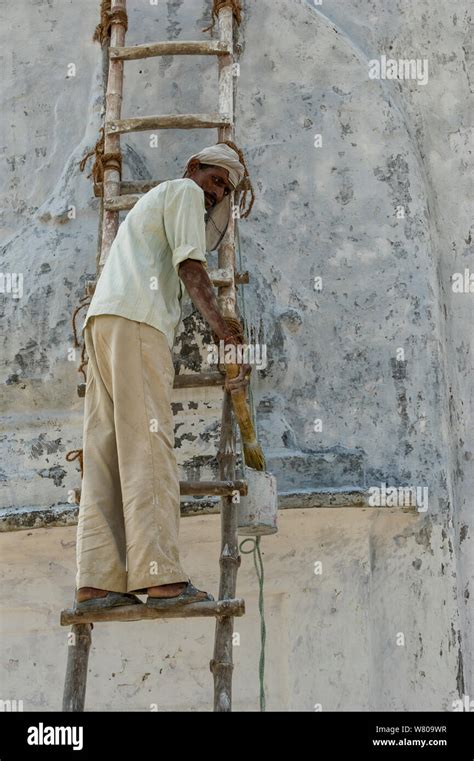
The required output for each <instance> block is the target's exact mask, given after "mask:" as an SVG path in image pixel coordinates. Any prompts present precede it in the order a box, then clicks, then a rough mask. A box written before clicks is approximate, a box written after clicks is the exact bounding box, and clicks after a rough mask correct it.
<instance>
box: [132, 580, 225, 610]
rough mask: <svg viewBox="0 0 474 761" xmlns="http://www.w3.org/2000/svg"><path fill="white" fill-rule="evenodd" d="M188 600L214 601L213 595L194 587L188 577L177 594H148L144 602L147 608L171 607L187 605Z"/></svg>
mask: <svg viewBox="0 0 474 761" xmlns="http://www.w3.org/2000/svg"><path fill="white" fill-rule="evenodd" d="M190 602H215V600H214V598H213V596H212V595H211V594H209V593H208V592H204V591H203V590H202V589H196V587H195V586H194V584H192V582H191V579H188V581H187V583H186V586H185V587H184V589H183V591H182V592H181V593H180V594H179V595H175V596H174V597H150V595H148V597H147V601H146V604H147V605H148V607H149V608H160V609H161V608H173V607H174V606H175V605H187V604H188V603H190Z"/></svg>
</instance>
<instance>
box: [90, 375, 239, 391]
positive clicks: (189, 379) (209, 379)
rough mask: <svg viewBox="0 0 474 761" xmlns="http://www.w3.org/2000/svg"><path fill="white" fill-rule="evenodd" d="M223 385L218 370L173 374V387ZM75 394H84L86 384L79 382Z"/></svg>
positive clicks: (222, 377)
mask: <svg viewBox="0 0 474 761" xmlns="http://www.w3.org/2000/svg"><path fill="white" fill-rule="evenodd" d="M223 385H224V375H223V374H222V373H219V372H213V371H209V372H204V373H183V374H182V375H175V377H174V383H173V388H212V387H214V386H223ZM77 395H78V396H80V397H81V398H83V397H85V395H86V384H85V383H79V384H78V386H77Z"/></svg>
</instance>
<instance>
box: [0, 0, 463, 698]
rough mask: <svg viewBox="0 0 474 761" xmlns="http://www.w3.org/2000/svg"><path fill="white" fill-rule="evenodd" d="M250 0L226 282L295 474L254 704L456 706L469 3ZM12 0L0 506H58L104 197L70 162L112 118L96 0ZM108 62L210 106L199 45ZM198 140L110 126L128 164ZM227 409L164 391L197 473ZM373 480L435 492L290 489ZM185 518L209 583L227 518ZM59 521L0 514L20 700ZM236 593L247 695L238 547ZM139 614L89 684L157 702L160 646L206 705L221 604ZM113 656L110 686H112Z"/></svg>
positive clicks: (131, 171) (142, 101)
mask: <svg viewBox="0 0 474 761" xmlns="http://www.w3.org/2000/svg"><path fill="white" fill-rule="evenodd" d="M210 8H211V2H210V0H173V2H166V3H165V2H161V0H160V2H158V4H157V5H152V4H150V3H149V2H144V1H143V2H141V1H140V0H130V2H129V3H128V13H129V31H128V33H127V43H128V44H139V43H141V42H153V41H157V40H164V39H169V40H179V39H183V40H186V39H188V40H189V39H208V37H209V35H208V33H204V32H202V29H203V28H204V27H205V26H207V25H208V24H209V21H210ZM244 10H245V13H244V19H243V23H242V25H241V28H240V32H239V41H240V44H241V53H240V58H239V63H240V76H239V77H238V79H237V101H236V140H237V142H238V143H239V145H240V146H241V147H242V149H243V150H244V153H245V155H246V158H247V163H248V166H249V170H250V173H251V177H252V181H253V184H254V188H255V194H256V201H255V205H254V208H253V211H252V214H251V216H250V217H249V218H248V219H247V220H244V221H242V222H241V223H240V225H239V231H240V256H241V264H242V269H243V270H245V269H247V270H249V272H250V284H249V285H247V286H245V288H244V289H241V291H243V290H244V291H245V302H244V306H245V313H246V316H247V319H248V322H249V324H250V325H251V326H253V328H254V329H255V331H256V334H257V335H258V337H259V339H260V340H261V341H262V342H264V343H265V344H266V346H267V356H268V365H267V367H266V368H265V369H264V370H261V371H255V372H254V373H253V376H254V380H253V397H254V401H255V408H256V414H257V422H258V431H259V437H260V440H261V442H262V444H263V446H264V449H265V452H266V455H267V459H268V462H269V467H271V469H272V470H273V471H274V472H275V473H276V475H277V478H278V483H279V491H280V493H281V494H282V495H284V494H285V493H287V492H289V491H291V492H295V491H296V492H298V491H299V492H301V495H302V503H301V505H300V506H299V508H297V509H289V510H282V511H281V512H280V531H279V534H278V535H276V536H274V537H267V538H265V539H264V540H263V546H264V549H265V561H266V563H267V567H266V579H267V584H268V589H267V600H268V602H267V616H268V618H269V621H268V622H267V625H268V648H269V651H270V655H269V661H268V662H269V664H270V665H269V668H268V677H267V679H268V689H269V693H270V698H269V707H270V709H272V708H273V709H274V710H276V709H283V710H314V705H315V704H321V705H322V706H323V710H357V709H362V710H392V709H394V710H452V703H453V700H455V699H456V698H458V697H462V696H464V695H471V696H473V695H474V685H473V674H472V606H470V594H471V591H472V580H473V574H474V569H473V564H474V561H473V553H472V543H471V537H472V521H473V519H472V512H473V511H472V493H473V485H474V484H473V481H474V479H473V466H472V452H473V440H472V419H471V417H470V409H471V407H470V403H471V398H472V390H471V389H472V385H471V371H472V350H471V347H472V337H471V336H472V300H473V297H474V296H473V293H470V291H469V285H468V286H467V287H466V286H465V285H464V286H463V288H462V289H461V290H458V291H456V290H453V275H454V276H456V273H459V274H461V275H462V276H463V278H462V280H463V283H465V281H466V277H465V276H464V273H465V270H466V269H469V267H471V269H472V268H473V265H472V238H471V232H470V230H469V224H470V219H471V215H470V214H469V209H470V203H471V202H472V161H471V155H472V154H471V151H472V69H471V68H470V66H472V27H470V25H469V24H470V21H469V6H468V3H467V2H463V0H460V1H459V2H455V3H453V2H451V1H450V0H440V2H437V3H432V2H429V0H416V2H413V1H411V0H398V2H394V3H388V2H386V0H385V1H384V0H373V2H371V3H370V4H368V3H366V2H362V0H345V2H343V3H341V2H335V1H332V0H323V2H322V3H321V4H318V3H315V2H313V1H312V0H307V1H306V2H304V1H303V0H272V2H270V0H258V2H257V1H256V0H246V2H245V3H244ZM2 12H3V15H6V17H7V20H6V23H5V24H4V25H3V30H2V34H3V35H4V37H5V39H4V41H3V45H2V49H3V51H4V71H5V75H4V83H3V94H2V98H3V103H2V113H3V114H4V117H3V119H2V135H1V148H2V150H1V157H0V160H1V162H2V187H1V191H0V197H1V201H0V203H1V210H2V211H1V213H2V229H3V233H2V263H1V272H2V274H3V279H2V288H3V291H7V292H4V293H2V294H0V295H1V297H2V311H3V315H2V316H3V325H4V328H5V329H4V331H3V338H2V342H3V346H2V349H3V350H2V368H1V370H2V372H1V382H2V390H3V394H2V407H3V418H4V430H3V434H2V446H3V451H2V465H1V468H2V470H1V479H2V480H1V484H2V495H3V496H2V498H1V499H2V502H1V506H2V508H4V509H5V510H6V511H8V510H11V509H12V508H14V509H17V510H20V511H23V513H24V514H25V515H28V514H29V513H30V512H31V510H35V509H39V508H41V509H43V510H49V509H52V508H54V507H58V506H64V505H67V504H68V495H70V493H71V490H72V489H74V488H75V487H77V486H78V485H79V482H80V476H79V472H78V468H77V466H76V463H69V462H66V460H65V454H66V452H67V451H68V450H70V449H75V448H77V447H79V446H80V445H81V426H82V406H83V401H82V400H81V399H79V398H78V396H77V393H76V385H77V383H78V382H79V381H80V380H81V377H80V376H79V375H78V373H77V366H78V360H77V356H76V361H69V359H68V356H70V350H71V347H73V333H72V327H71V314H72V311H73V310H74V308H75V307H76V306H77V305H78V303H79V299H80V298H81V297H82V296H83V290H84V285H85V282H86V281H87V280H88V279H90V278H91V277H93V275H94V273H95V266H96V265H95V260H96V253H97V225H98V203H99V202H98V199H96V198H94V196H93V194H92V189H91V180H90V179H88V178H87V176H86V175H87V173H88V172H89V171H90V163H89V164H88V169H87V171H86V172H81V171H80V169H79V162H80V160H81V158H82V157H83V156H84V155H85V153H86V152H87V151H88V150H90V149H91V148H93V146H94V144H95V142H96V140H97V137H98V130H99V127H100V126H101V123H102V118H103V114H102V108H103V95H102V57H101V52H100V47H99V46H98V44H97V43H93V42H92V41H91V36H92V31H93V29H94V27H95V24H96V23H97V20H98V18H97V17H98V3H96V2H95V1H94V2H93V1H92V0H83V2H81V4H80V6H79V5H78V4H77V3H73V2H72V1H71V2H69V1H68V0H61V2H59V0H35V1H34V2H30V0H28V2H27V0H18V2H16V3H8V4H5V5H4V7H3V8H2ZM71 30H74V33H73V34H72V33H71ZM384 55H385V56H387V58H389V57H392V58H393V59H395V60H399V59H415V60H418V61H419V62H420V66H424V69H423V71H424V73H425V74H426V73H427V74H428V76H427V81H426V82H423V81H422V79H423V78H422V76H421V73H422V72H421V69H420V77H419V78H418V80H417V79H398V80H393V79H372V78H371V77H370V76H369V72H370V70H371V66H372V64H371V63H370V62H371V61H373V60H374V59H378V60H380V58H381V56H384ZM71 64H74V67H75V69H74V67H71ZM125 66H126V75H125V97H124V103H123V109H122V114H123V116H124V117H127V116H131V115H147V114H158V113H160V114H166V113H198V112H208V111H212V110H215V109H216V108H217V73H216V72H217V67H216V63H215V61H213V60H210V61H208V60H205V59H202V58H195V57H192V58H186V57H182V58H179V57H175V58H169V57H166V58H155V59H150V60H144V61H135V62H127V63H126V65H125ZM71 72H73V74H71ZM319 136H320V137H319ZM215 139H216V133H215V131H213V130H201V131H198V130H191V131H186V132H184V131H183V132H181V133H179V132H176V131H174V130H165V131H162V132H160V133H159V135H158V147H153V145H152V144H151V143H150V133H146V132H144V133H135V134H127V135H124V136H123V137H122V149H123V156H124V179H131V178H134V179H147V178H172V177H180V176H182V173H183V167H184V164H185V162H186V160H187V158H188V157H189V156H190V155H192V154H193V153H194V152H196V151H197V150H198V149H199V148H200V147H202V146H204V145H207V144H210V143H212V142H214V141H215ZM209 262H210V266H213V264H215V253H214V254H211V255H210V257H209ZM6 273H19V274H21V275H22V276H23V291H22V294H21V295H20V294H19V293H18V294H14V293H11V292H8V288H7V278H6ZM468 277H469V272H468V276H467V278H468ZM318 278H321V280H318ZM183 317H184V321H183V329H182V331H181V335H180V337H179V339H178V341H177V344H176V347H175V363H176V369H177V371H178V372H184V371H192V370H197V369H199V368H200V367H202V365H203V357H204V356H205V355H206V348H205V347H206V344H207V341H208V340H209V334H208V333H207V331H206V328H205V325H204V324H203V322H202V321H201V320H200V319H198V318H197V316H196V313H195V312H193V310H192V308H191V305H190V303H189V302H188V303H186V304H185V306H184V312H183ZM79 324H80V321H79ZM219 409H220V397H219V394H217V393H216V392H214V391H206V392H203V391H201V392H198V393H195V394H194V393H193V395H192V397H190V395H189V392H186V393H185V392H177V393H176V399H175V403H174V411H175V413H176V429H175V436H176V449H177V454H178V458H179V462H180V466H181V469H182V477H183V478H184V477H190V478H191V477H192V478H194V477H200V478H207V477H212V475H213V474H215V459H214V456H215V451H216V446H217V443H218V435H219V425H218V415H219ZM315 420H319V421H321V424H316V425H315ZM470 421H471V424H469V423H470ZM382 483H385V484H388V485H393V486H412V487H414V488H420V489H427V490H428V492H427V493H428V495H429V500H428V509H427V510H426V512H422V511H419V512H418V513H415V514H409V513H408V512H403V511H400V510H398V511H397V510H396V509H395V510H390V509H387V508H374V509H373V510H362V509H360V508H355V507H354V508H351V509H325V508H324V509H322V508H316V507H314V508H308V509H302V504H303V495H305V496H307V495H308V494H309V495H311V494H321V493H323V494H331V493H334V494H337V493H338V492H344V491H360V492H367V490H368V489H370V487H372V486H380V485H381V484H382ZM182 523H183V524H184V525H183V529H182V551H183V553H184V557H186V558H188V557H189V564H190V571H191V570H192V571H193V572H194V574H195V576H196V578H197V579H198V580H199V582H201V583H203V584H205V583H207V586H208V588H210V589H211V591H212V590H215V589H216V588H217V584H216V574H217V571H218V551H219V550H218V520H217V517H216V516H200V517H192V518H189V519H188V518H187V519H185V520H183V521H182ZM74 536H75V529H74V528H49V529H35V530H33V531H19V532H13V533H4V534H2V536H1V537H0V546H1V550H2V566H1V573H2V580H3V581H4V582H7V583H3V584H2V596H3V612H2V625H3V627H4V628H5V631H6V636H5V638H4V645H3V652H4V656H5V657H4V658H3V659H2V661H3V669H5V670H6V671H5V674H3V675H2V676H3V677H4V678H3V679H2V684H3V685H7V686H8V690H9V694H8V695H5V698H15V697H16V698H22V699H24V701H25V706H26V708H28V707H31V708H43V709H47V710H55V709H57V707H58V705H59V702H60V701H59V699H58V694H59V692H60V689H61V679H62V667H63V666H64V664H65V661H64V664H62V663H60V662H59V660H58V658H57V653H58V647H60V643H61V642H63V644H64V646H65V647H66V644H65V640H66V631H65V630H62V629H60V628H59V627H57V628H56V630H55V632H54V636H51V626H54V625H55V624H54V622H55V621H57V620H58V617H59V610H60V609H61V607H64V606H65V605H69V604H70V602H71V599H70V598H71V595H72V593H73V586H74V549H75V548H74ZM203 543H205V545H206V550H207V548H208V549H209V553H208V552H207V551H206V553H205V554H204V552H203V546H204V544H203ZM318 561H321V563H322V573H321V574H320V575H317V574H315V573H314V568H315V567H314V563H315V562H318ZM68 590H69V591H68ZM238 593H239V595H240V596H243V597H244V598H246V599H247V600H248V601H249V605H248V607H249V613H248V615H247V616H246V617H245V618H244V619H242V620H241V621H239V622H238V626H236V628H237V630H238V631H242V632H245V637H244V638H243V639H244V643H243V644H241V646H240V649H239V650H237V647H236V650H235V652H236V654H237V653H239V657H240V663H239V665H238V666H237V667H236V670H235V699H236V705H237V706H239V705H240V706H241V707H242V708H243V710H246V709H247V707H248V706H251V710H257V707H258V702H257V691H258V685H257V681H256V664H257V661H258V647H259V644H258V611H257V609H256V604H255V599H256V598H255V595H256V580H255V578H254V576H253V568H252V564H251V563H250V561H249V562H248V563H247V566H246V567H245V566H243V568H242V570H241V575H240V578H239V587H238ZM38 600H41V602H38ZM129 626H133V630H134V637H133V639H134V640H135V641H137V639H138V641H139V642H142V643H143V654H144V656H145V658H144V660H143V659H142V660H140V654H137V652H136V648H131V647H130V644H129V634H128V631H129V630H128V629H127V631H125V632H123V631H118V629H121V628H123V627H116V629H113V630H112V627H109V626H107V627H104V630H102V628H101V629H100V631H99V627H96V631H95V632H94V637H95V640H94V647H95V648H96V652H97V660H96V662H95V664H93V663H92V664H91V669H92V671H91V673H93V674H94V675H95V674H96V672H97V673H100V671H102V676H103V677H104V680H105V685H104V684H103V681H104V680H102V679H99V678H96V679H93V680H92V683H91V684H90V687H89V693H88V706H89V707H90V708H91V709H92V708H94V707H95V710H100V709H101V707H104V708H105V707H107V708H109V709H110V708H112V707H114V708H115V709H118V710H130V709H131V703H133V708H132V710H149V707H148V703H153V702H157V701H158V702H159V699H157V700H153V699H152V697H151V696H152V694H153V696H154V695H155V692H153V691H152V692H149V691H147V689H146V683H147V680H148V677H146V678H143V674H146V673H147V672H150V674H152V675H153V678H155V677H156V676H157V673H158V672H159V671H160V669H164V672H162V673H165V674H166V673H168V677H167V685H166V687H167V689H166V690H165V694H166V696H167V697H166V699H165V700H166V703H164V704H161V705H162V707H163V708H164V709H165V710H175V709H176V708H190V707H192V706H196V707H197V708H198V709H200V710H208V709H209V706H210V705H211V700H210V687H209V683H208V681H206V680H210V675H209V674H208V676H207V677H206V676H205V672H206V668H207V666H206V663H207V659H208V657H210V654H211V647H210V642H211V638H212V634H213V627H212V626H210V625H209V623H199V624H195V623H193V624H192V626H191V624H190V623H189V622H184V623H182V624H179V626H182V627H183V629H184V631H185V637H184V642H183V644H182V645H180V646H179V647H181V650H180V651H179V653H178V650H179V647H178V646H176V642H177V641H178V640H179V635H180V632H181V629H178V628H176V631H175V627H178V624H177V623H171V622H170V623H167V624H166V625H164V627H165V630H166V631H167V632H168V634H167V635H166V636H167V637H168V639H166V638H165V639H164V641H163V643H162V644H161V645H160V652H157V651H156V648H155V647H154V643H156V637H155V633H154V632H153V633H151V631H150V629H149V627H148V626H143V625H142V624H133V625H131V624H130V625H129ZM160 626H161V624H160ZM239 627H240V628H239ZM282 632H283V636H281V633H282ZM135 633H136V636H135ZM399 635H403V637H400V636H399ZM401 643H402V644H401ZM172 644H173V647H174V649H173V648H172V647H171V645H172ZM165 650H166V653H165ZM32 651H34V652H37V653H38V657H37V660H36V662H37V671H35V670H31V669H30V668H29V667H28V677H27V675H26V671H25V668H26V662H27V659H28V657H29V656H28V653H29V652H32ZM171 651H173V653H174V654H173V655H170V653H171ZM99 654H100V655H99ZM167 656H168V657H167ZM170 658H171V660H169V659H170ZM145 661H146V663H145ZM237 662H238V661H237V658H236V663H237ZM97 663H100V666H98V665H97ZM172 663H173V665H171V664H172ZM163 664H164V665H163ZM35 668H36V667H35ZM166 669H168V671H167V670H166ZM142 672H143V673H142ZM112 673H114V674H115V675H116V676H114V677H112ZM177 673H179V674H180V676H179V679H177V678H176V676H177ZM50 675H51V676H52V681H51V684H52V685H54V688H53V687H51V688H50V687H49V686H48V684H49V682H48V678H49V676H50ZM117 675H120V679H121V680H122V681H121V682H120V684H123V685H125V687H124V688H123V689H119V690H115V691H111V690H110V689H109V688H110V684H111V683H113V681H114V680H116V679H117ZM173 675H174V678H173ZM150 678H151V677H150ZM252 679H253V681H252ZM154 684H155V685H159V679H158V678H156V681H155V682H154ZM130 685H132V686H130ZM250 685H251V686H250ZM154 689H155V688H154ZM58 691H59V692H58ZM251 696H252V697H251ZM135 697H137V699H136V701H135ZM160 699H161V698H160ZM252 700H253V703H252ZM147 701H148V702H147ZM193 701H194V702H193Z"/></svg>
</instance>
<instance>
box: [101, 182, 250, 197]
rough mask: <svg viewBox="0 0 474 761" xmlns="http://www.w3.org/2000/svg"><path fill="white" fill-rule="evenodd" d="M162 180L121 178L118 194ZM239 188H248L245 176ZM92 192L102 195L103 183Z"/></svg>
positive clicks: (148, 187)
mask: <svg viewBox="0 0 474 761" xmlns="http://www.w3.org/2000/svg"><path fill="white" fill-rule="evenodd" d="M162 182H166V180H122V182H121V183H120V194H121V195H122V194H123V195H126V194H127V193H148V191H149V190H151V189H152V188H157V187H158V185H161V183H162ZM240 189H241V190H250V183H249V181H248V178H247V177H244V178H243V180H242V182H241V183H240ZM94 194H95V196H96V197H98V198H100V197H101V196H102V195H103V184H102V183H101V182H97V183H96V184H95V185H94Z"/></svg>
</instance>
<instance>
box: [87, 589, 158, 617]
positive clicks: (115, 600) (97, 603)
mask: <svg viewBox="0 0 474 761" xmlns="http://www.w3.org/2000/svg"><path fill="white" fill-rule="evenodd" d="M122 605H143V603H142V601H141V600H139V599H138V597H136V596H135V595H132V594H130V593H129V592H108V593H107V594H106V595H105V597H92V598H91V599H90V600H83V601H82V602H76V601H75V602H74V611H75V612H76V613H81V612H82V611H84V612H87V613H93V612H95V611H97V610H106V609H108V608H118V607H119V606H122Z"/></svg>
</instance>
